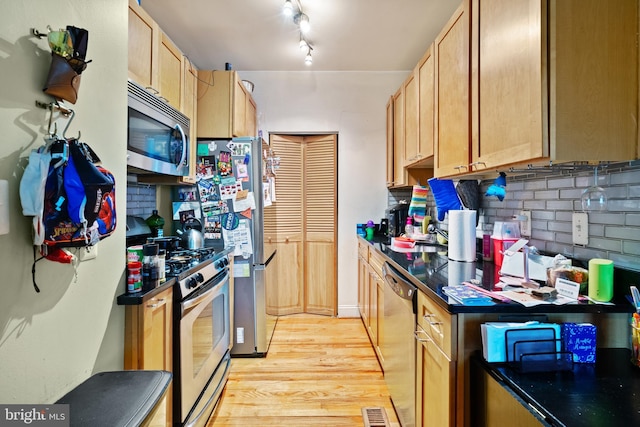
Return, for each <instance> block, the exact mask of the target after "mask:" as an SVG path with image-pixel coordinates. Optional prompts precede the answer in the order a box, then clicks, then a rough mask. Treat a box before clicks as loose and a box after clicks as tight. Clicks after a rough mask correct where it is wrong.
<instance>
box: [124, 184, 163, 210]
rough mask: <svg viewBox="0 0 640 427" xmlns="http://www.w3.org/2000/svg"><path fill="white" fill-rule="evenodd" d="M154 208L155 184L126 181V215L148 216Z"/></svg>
mask: <svg viewBox="0 0 640 427" xmlns="http://www.w3.org/2000/svg"><path fill="white" fill-rule="evenodd" d="M154 209H156V187H155V185H140V184H133V183H127V215H133V216H139V217H142V218H148V217H149V216H151V212H152V211H153V210H154Z"/></svg>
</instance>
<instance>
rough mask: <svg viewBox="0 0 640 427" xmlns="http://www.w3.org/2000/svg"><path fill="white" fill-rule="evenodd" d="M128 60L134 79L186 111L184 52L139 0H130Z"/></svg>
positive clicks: (132, 78)
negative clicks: (184, 105)
mask: <svg viewBox="0 0 640 427" xmlns="http://www.w3.org/2000/svg"><path fill="white" fill-rule="evenodd" d="M128 61H129V62H128V69H129V78H130V79H131V80H134V81H135V82H137V83H139V84H140V85H142V86H143V87H145V88H146V89H147V90H149V91H150V92H152V93H154V94H155V95H157V96H158V97H160V98H162V99H164V100H166V102H168V103H169V104H171V106H173V107H174V108H176V109H178V110H180V111H182V112H183V113H184V110H183V105H182V99H183V95H182V91H183V85H184V71H183V66H182V61H183V55H182V52H181V51H180V49H178V47H176V45H175V44H173V42H172V41H171V40H170V39H169V37H168V36H167V35H166V34H165V33H163V32H162V30H161V29H160V27H159V26H158V24H157V23H156V22H155V21H154V20H153V19H152V18H151V16H149V14H148V13H147V12H145V10H144V9H142V7H140V6H139V5H138V2H136V1H135V0H129V39H128ZM185 115H187V116H188V117H189V118H191V116H189V115H188V114H187V113H185Z"/></svg>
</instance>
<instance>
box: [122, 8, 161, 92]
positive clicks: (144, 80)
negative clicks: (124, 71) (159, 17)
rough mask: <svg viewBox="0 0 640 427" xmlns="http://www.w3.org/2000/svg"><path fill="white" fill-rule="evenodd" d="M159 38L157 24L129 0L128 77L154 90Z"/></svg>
mask: <svg viewBox="0 0 640 427" xmlns="http://www.w3.org/2000/svg"><path fill="white" fill-rule="evenodd" d="M159 40H160V27H158V24H156V22H155V21H154V20H153V19H152V18H151V16H149V14H148V13H147V12H145V10H144V9H142V8H141V7H140V6H139V5H138V3H137V2H136V1H135V0H129V50H128V52H129V62H128V67H129V78H130V79H131V80H134V81H135V82H137V83H139V84H140V85H142V86H143V87H146V88H153V91H156V92H157V91H158V90H157V89H156V88H155V87H154V86H157V76H156V74H155V70H157V68H158V44H159V43H158V42H159Z"/></svg>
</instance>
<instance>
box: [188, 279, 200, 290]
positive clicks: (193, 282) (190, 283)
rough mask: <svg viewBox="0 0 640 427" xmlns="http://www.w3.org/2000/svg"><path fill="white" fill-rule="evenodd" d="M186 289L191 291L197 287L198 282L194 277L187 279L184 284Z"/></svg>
mask: <svg viewBox="0 0 640 427" xmlns="http://www.w3.org/2000/svg"><path fill="white" fill-rule="evenodd" d="M185 286H186V287H187V289H193V288H195V287H196V286H198V280H197V279H196V278H195V277H189V278H188V279H187V281H186V282H185Z"/></svg>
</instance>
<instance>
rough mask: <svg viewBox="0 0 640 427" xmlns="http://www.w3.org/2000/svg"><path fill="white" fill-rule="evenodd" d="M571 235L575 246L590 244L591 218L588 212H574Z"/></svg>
mask: <svg viewBox="0 0 640 427" xmlns="http://www.w3.org/2000/svg"><path fill="white" fill-rule="evenodd" d="M571 223H572V226H571V234H572V235H573V244H574V245H586V244H588V243H589V216H588V215H587V213H586V212H574V213H573V215H572V216H571Z"/></svg>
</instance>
